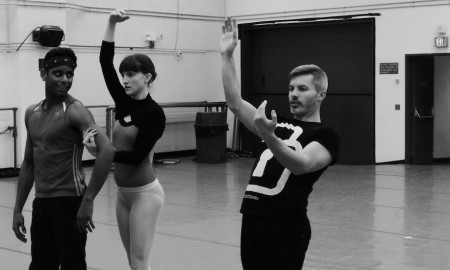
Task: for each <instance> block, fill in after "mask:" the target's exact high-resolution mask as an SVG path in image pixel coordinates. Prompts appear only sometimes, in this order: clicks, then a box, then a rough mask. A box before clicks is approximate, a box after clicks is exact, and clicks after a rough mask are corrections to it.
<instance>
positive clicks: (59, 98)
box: [43, 95, 67, 110]
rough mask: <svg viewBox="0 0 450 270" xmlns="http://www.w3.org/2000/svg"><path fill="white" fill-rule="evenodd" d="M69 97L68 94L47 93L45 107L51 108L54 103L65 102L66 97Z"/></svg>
mask: <svg viewBox="0 0 450 270" xmlns="http://www.w3.org/2000/svg"><path fill="white" fill-rule="evenodd" d="M66 98H67V95H66V96H51V95H46V96H45V101H44V104H43V106H44V109H46V110H48V109H49V108H51V107H53V106H54V105H57V104H59V103H61V102H63V101H64V100H65V99H66Z"/></svg>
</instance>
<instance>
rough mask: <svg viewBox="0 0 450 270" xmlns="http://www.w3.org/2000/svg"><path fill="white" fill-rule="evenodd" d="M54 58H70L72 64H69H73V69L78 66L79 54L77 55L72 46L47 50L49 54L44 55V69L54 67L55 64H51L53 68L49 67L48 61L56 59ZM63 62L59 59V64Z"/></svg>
mask: <svg viewBox="0 0 450 270" xmlns="http://www.w3.org/2000/svg"><path fill="white" fill-rule="evenodd" d="M54 59H58V60H59V59H68V60H69V62H70V64H68V65H69V66H71V67H72V68H73V69H75V68H76V66H77V56H76V55H75V53H74V52H73V50H72V49H70V48H61V47H58V48H54V49H51V50H50V51H48V52H47V54H46V55H45V57H44V69H45V70H49V69H51V68H53V67H54V66H55V65H50V66H51V68H48V65H47V63H49V60H54ZM60 63H62V61H58V64H60Z"/></svg>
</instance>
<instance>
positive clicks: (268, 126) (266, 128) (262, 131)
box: [254, 100, 277, 140]
mask: <svg viewBox="0 0 450 270" xmlns="http://www.w3.org/2000/svg"><path fill="white" fill-rule="evenodd" d="M266 105H267V101H266V100H264V101H263V102H262V103H261V105H259V107H258V110H257V111H256V114H255V119H254V124H255V128H256V131H258V134H259V136H260V137H261V139H263V140H264V138H266V137H267V136H271V135H273V134H274V131H275V128H276V127H277V114H276V113H275V111H274V110H272V111H271V113H270V114H271V118H272V119H270V120H269V119H267V117H266Z"/></svg>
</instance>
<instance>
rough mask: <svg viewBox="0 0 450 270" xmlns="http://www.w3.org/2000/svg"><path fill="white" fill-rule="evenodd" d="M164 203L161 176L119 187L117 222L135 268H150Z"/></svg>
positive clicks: (130, 262) (143, 269) (147, 269)
mask: <svg viewBox="0 0 450 270" xmlns="http://www.w3.org/2000/svg"><path fill="white" fill-rule="evenodd" d="M163 204H164V191H163V189H162V186H161V184H160V183H159V181H158V179H155V181H153V182H152V183H150V184H148V185H145V186H141V187H132V188H124V187H117V204H116V215H117V223H118V225H119V232H120V238H121V239H122V243H123V245H124V247H125V250H126V252H127V256H128V262H129V264H130V266H131V269H132V270H150V269H151V268H150V262H149V260H150V249H151V247H152V243H153V238H154V236H155V232H156V226H157V223H158V219H159V216H160V214H161V210H162V206H163Z"/></svg>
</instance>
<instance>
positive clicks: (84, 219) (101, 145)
mask: <svg viewBox="0 0 450 270" xmlns="http://www.w3.org/2000/svg"><path fill="white" fill-rule="evenodd" d="M67 113H68V118H69V121H70V122H71V123H72V125H73V126H74V127H76V128H77V129H78V130H80V131H81V132H83V131H84V130H86V129H88V128H89V127H90V128H93V129H95V130H96V131H97V135H96V136H95V144H96V145H97V157H96V159H95V164H94V168H93V170H92V176H91V179H90V181H89V185H88V187H87V189H86V191H85V193H84V196H83V201H82V203H81V206H80V209H79V210H78V215H77V224H78V227H79V229H80V230H84V231H85V230H86V229H88V230H89V231H92V229H94V228H95V226H94V223H93V221H92V214H93V209H94V199H95V197H96V196H97V194H98V192H99V191H100V189H101V188H102V186H103V184H104V183H105V181H106V179H107V177H108V174H109V170H110V168H111V164H112V161H113V157H114V153H115V150H114V147H113V146H112V145H111V143H110V141H109V139H108V137H107V136H106V134H105V132H104V131H103V130H102V129H101V128H100V127H99V126H98V125H97V124H96V123H95V122H94V118H93V117H92V114H91V113H90V112H89V110H88V109H86V107H84V106H83V105H82V104H81V103H80V102H78V101H75V102H74V103H73V104H72V105H71V106H70V107H69V110H68V111H67Z"/></svg>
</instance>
